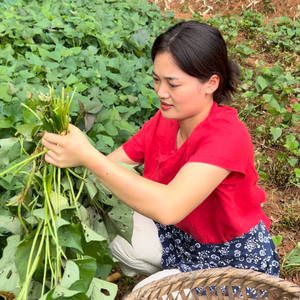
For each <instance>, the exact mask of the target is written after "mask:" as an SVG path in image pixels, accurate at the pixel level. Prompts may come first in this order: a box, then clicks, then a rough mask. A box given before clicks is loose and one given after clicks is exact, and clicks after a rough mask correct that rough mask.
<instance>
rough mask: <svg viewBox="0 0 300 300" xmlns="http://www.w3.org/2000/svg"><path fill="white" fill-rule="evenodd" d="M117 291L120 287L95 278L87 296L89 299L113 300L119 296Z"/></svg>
mask: <svg viewBox="0 0 300 300" xmlns="http://www.w3.org/2000/svg"><path fill="white" fill-rule="evenodd" d="M117 291H118V286H117V285H116V284H113V283H110V282H107V281H104V280H100V279H98V278H93V281H92V283H91V285H90V287H89V290H88V292H87V296H88V297H89V299H97V300H113V299H115V297H116V295H117Z"/></svg>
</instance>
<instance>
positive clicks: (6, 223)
mask: <svg viewBox="0 0 300 300" xmlns="http://www.w3.org/2000/svg"><path fill="white" fill-rule="evenodd" d="M3 229H5V230H6V231H8V232H11V233H13V234H16V235H21V234H22V233H23V227H22V225H21V222H20V221H19V219H17V218H15V217H13V216H9V215H8V216H7V215H0V230H1V231H2V232H3Z"/></svg>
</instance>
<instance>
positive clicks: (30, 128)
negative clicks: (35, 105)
mask: <svg viewBox="0 0 300 300" xmlns="http://www.w3.org/2000/svg"><path fill="white" fill-rule="evenodd" d="M42 125H43V122H41V121H36V122H31V123H29V124H22V125H20V126H18V127H17V128H16V129H17V131H18V132H19V133H20V134H22V135H23V136H24V137H25V138H26V140H27V141H31V140H32V138H31V136H32V134H33V133H34V132H35V131H36V128H38V127H40V126H42Z"/></svg>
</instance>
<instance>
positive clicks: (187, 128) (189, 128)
mask: <svg viewBox="0 0 300 300" xmlns="http://www.w3.org/2000/svg"><path fill="white" fill-rule="evenodd" d="M212 106H213V102H211V103H210V105H208V106H206V107H205V108H204V109H203V110H202V111H201V113H200V114H198V115H197V116H194V117H192V118H189V119H185V120H181V121H179V132H180V135H181V136H182V138H183V139H184V140H187V138H188V137H189V136H190V135H191V133H192V132H193V130H194V129H195V127H196V126H198V124H200V123H202V122H203V121H204V120H205V119H206V117H207V116H208V115H209V113H210V110H211V108H212Z"/></svg>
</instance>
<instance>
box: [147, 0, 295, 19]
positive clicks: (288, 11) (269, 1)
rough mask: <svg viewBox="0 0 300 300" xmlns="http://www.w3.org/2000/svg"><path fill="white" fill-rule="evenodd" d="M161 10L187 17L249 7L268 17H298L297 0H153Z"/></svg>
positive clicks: (225, 13)
mask: <svg viewBox="0 0 300 300" xmlns="http://www.w3.org/2000/svg"><path fill="white" fill-rule="evenodd" d="M153 2H154V3H155V4H156V5H157V6H158V7H159V8H160V9H161V10H162V11H173V12H175V13H176V16H177V17H179V18H181V17H184V18H189V17H190V16H191V14H193V13H196V14H199V15H203V16H207V15H216V14H221V15H232V14H238V15H239V14H240V13H241V12H242V11H243V10H246V9H251V10H253V11H254V12H257V13H262V14H263V15H264V16H266V17H268V18H276V17H281V16H288V17H290V18H298V17H299V15H300V1H299V0H284V1H281V0H243V1H241V0H153Z"/></svg>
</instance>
